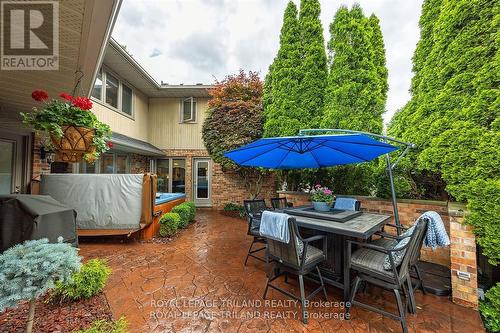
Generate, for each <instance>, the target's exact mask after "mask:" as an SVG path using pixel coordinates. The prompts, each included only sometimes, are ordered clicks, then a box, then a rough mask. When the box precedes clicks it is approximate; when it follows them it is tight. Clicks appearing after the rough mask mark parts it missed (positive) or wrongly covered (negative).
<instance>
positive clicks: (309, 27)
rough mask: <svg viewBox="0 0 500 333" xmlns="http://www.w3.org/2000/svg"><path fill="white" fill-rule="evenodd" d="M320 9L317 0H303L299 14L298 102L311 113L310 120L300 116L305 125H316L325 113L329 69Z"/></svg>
mask: <svg viewBox="0 0 500 333" xmlns="http://www.w3.org/2000/svg"><path fill="white" fill-rule="evenodd" d="M320 12H321V7H320V4H319V1H318V0H302V1H301V3H300V14H299V26H300V40H301V65H300V69H299V70H300V75H301V78H300V84H299V100H298V102H299V104H298V105H299V107H300V108H301V109H302V110H304V112H307V114H308V115H309V118H308V119H301V121H302V122H303V127H305V126H309V127H317V126H318V125H319V123H320V119H321V118H322V113H323V103H324V94H325V87H326V82H327V75H328V74H327V73H328V72H327V65H326V52H325V41H324V38H323V26H322V25H321V21H320V18H319V15H320Z"/></svg>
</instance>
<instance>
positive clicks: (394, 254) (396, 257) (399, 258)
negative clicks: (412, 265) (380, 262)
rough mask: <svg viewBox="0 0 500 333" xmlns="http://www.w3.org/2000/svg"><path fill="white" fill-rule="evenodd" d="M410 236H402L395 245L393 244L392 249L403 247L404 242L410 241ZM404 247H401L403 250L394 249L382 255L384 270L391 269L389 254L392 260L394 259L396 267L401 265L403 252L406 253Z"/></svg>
mask: <svg viewBox="0 0 500 333" xmlns="http://www.w3.org/2000/svg"><path fill="white" fill-rule="evenodd" d="M410 239H411V237H406V238H403V239H401V240H399V241H398V242H397V244H396V245H394V247H393V248H392V249H396V250H397V249H399V248H402V247H404V246H405V245H406V244H408V242H409V241H410ZM406 250H407V248H406V249H403V250H400V251H395V252H391V253H389V254H386V255H385V256H384V257H385V258H384V269H385V270H391V269H392V266H391V261H390V260H389V255H391V256H392V260H393V261H394V265H395V266H396V267H398V266H399V265H401V262H402V261H403V258H404V256H405V253H406Z"/></svg>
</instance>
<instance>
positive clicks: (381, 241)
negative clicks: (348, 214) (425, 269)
mask: <svg viewBox="0 0 500 333" xmlns="http://www.w3.org/2000/svg"><path fill="white" fill-rule="evenodd" d="M421 218H422V217H421ZM423 218H425V217H423ZM419 220H420V218H419V219H418V220H417V222H415V223H418V221H419ZM428 223H429V221H428V220H427V223H426V224H425V229H424V231H423V232H422V234H421V235H420V237H419V238H418V239H417V240H416V246H417V249H416V250H415V252H414V254H413V257H412V258H411V259H410V274H412V273H414V274H413V275H411V277H412V278H414V279H416V280H417V284H416V285H415V287H414V290H416V289H420V290H422V293H423V294H424V295H425V294H426V291H425V285H424V280H423V278H422V276H423V275H422V273H421V272H420V269H419V267H418V261H419V260H420V252H421V249H422V245H423V243H424V237H425V234H426V233H427V224H428ZM385 227H391V228H395V229H396V230H397V234H401V233H403V232H405V231H406V230H408V229H409V228H406V227H403V226H398V225H395V224H390V223H387V224H385V225H384V228H385ZM375 234H376V235H378V236H380V238H378V239H376V240H374V241H373V242H371V244H374V245H377V246H382V247H385V248H387V249H390V248H393V247H394V245H395V244H396V243H397V234H396V235H394V234H389V233H386V232H385V231H384V230H382V231H377V232H376V233H375ZM412 311H413V312H414V313H415V312H416V311H417V306H416V304H413V305H412Z"/></svg>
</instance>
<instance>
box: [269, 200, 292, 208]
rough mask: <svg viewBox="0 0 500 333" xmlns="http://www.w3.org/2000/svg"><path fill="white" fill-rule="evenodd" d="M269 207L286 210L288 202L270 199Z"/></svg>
mask: <svg viewBox="0 0 500 333" xmlns="http://www.w3.org/2000/svg"><path fill="white" fill-rule="evenodd" d="M271 206H273V208H274V209H286V208H288V202H287V200H286V198H271Z"/></svg>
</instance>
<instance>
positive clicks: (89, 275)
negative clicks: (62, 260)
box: [50, 259, 111, 302]
mask: <svg viewBox="0 0 500 333" xmlns="http://www.w3.org/2000/svg"><path fill="white" fill-rule="evenodd" d="M110 274H111V268H109V266H108V265H106V262H105V261H104V260H101V259H91V260H89V261H87V262H86V263H85V264H83V265H82V267H81V268H80V271H79V272H77V273H74V274H73V276H72V277H71V281H70V282H66V283H63V282H57V283H56V287H55V288H54V289H53V290H52V292H51V294H50V300H51V301H52V302H65V301H77V300H80V299H86V298H90V297H92V296H94V295H96V294H98V293H100V292H102V290H103V289H104V286H105V285H106V282H107V281H108V278H109V276H110Z"/></svg>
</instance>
